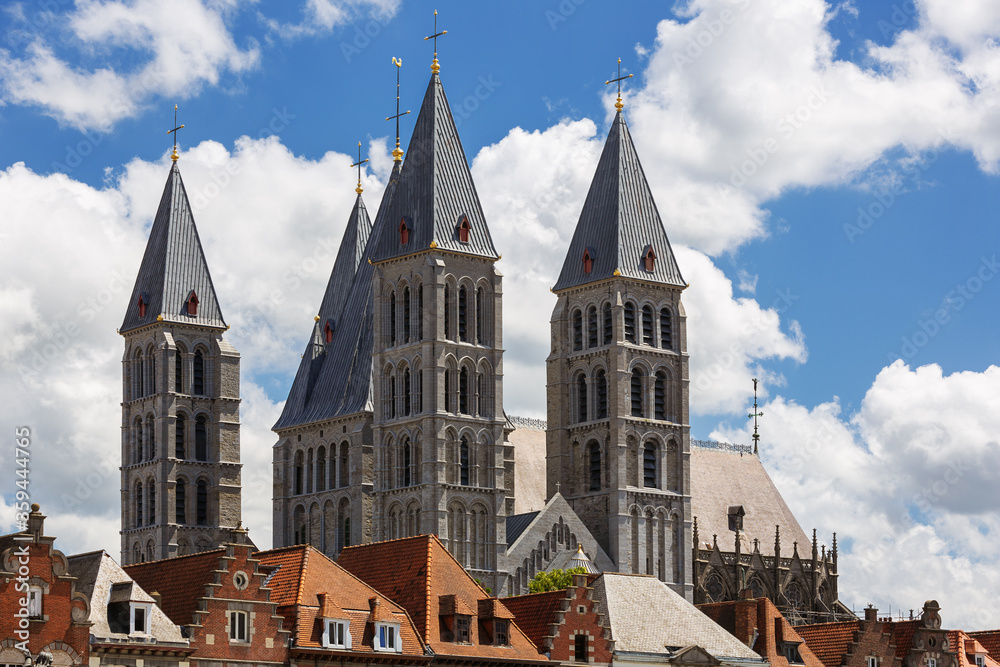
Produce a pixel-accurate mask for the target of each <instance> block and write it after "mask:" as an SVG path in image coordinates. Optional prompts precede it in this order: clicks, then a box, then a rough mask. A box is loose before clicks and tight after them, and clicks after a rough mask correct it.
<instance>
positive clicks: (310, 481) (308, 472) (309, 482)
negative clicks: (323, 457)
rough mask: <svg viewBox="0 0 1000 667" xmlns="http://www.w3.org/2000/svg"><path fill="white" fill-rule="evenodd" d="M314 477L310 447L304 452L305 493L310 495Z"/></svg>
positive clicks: (313, 462) (314, 464)
mask: <svg viewBox="0 0 1000 667" xmlns="http://www.w3.org/2000/svg"><path fill="white" fill-rule="evenodd" d="M315 477H316V463H315V459H314V458H313V450H312V447H310V448H309V449H307V450H306V493H312V492H313V489H314V488H315V485H314V484H313V480H314V479H315Z"/></svg>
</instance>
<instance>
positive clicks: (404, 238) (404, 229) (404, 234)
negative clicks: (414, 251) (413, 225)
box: [399, 218, 410, 245]
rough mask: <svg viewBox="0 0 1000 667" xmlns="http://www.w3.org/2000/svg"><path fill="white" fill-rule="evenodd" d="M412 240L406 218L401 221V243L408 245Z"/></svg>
mask: <svg viewBox="0 0 1000 667" xmlns="http://www.w3.org/2000/svg"><path fill="white" fill-rule="evenodd" d="M409 242H410V228H409V227H408V226H407V224H406V218H403V219H402V220H400V221H399V245H406V244H407V243H409Z"/></svg>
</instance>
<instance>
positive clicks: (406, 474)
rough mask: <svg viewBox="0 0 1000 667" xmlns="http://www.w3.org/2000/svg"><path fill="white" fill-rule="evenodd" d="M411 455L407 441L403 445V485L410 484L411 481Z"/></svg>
mask: <svg viewBox="0 0 1000 667" xmlns="http://www.w3.org/2000/svg"><path fill="white" fill-rule="evenodd" d="M411 456H412V454H411V452H410V443H409V442H407V443H406V444H404V445H403V486H410V484H411V483H412V481H413V478H412V476H411V473H410V465H411V461H410V458H411Z"/></svg>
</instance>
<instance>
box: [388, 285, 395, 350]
mask: <svg viewBox="0 0 1000 667" xmlns="http://www.w3.org/2000/svg"><path fill="white" fill-rule="evenodd" d="M395 344H396V292H395V290H394V291H392V292H389V347H392V346H393V345H395Z"/></svg>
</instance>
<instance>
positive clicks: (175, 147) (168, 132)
mask: <svg viewBox="0 0 1000 667" xmlns="http://www.w3.org/2000/svg"><path fill="white" fill-rule="evenodd" d="M183 129H184V126H183V125H178V124H177V105H176V104H175V105H174V129H172V130H167V134H173V135H174V152H173V153H171V154H170V159H171V160H173V161H174V162H177V159H178V158H180V155H178V154H177V130H183Z"/></svg>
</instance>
